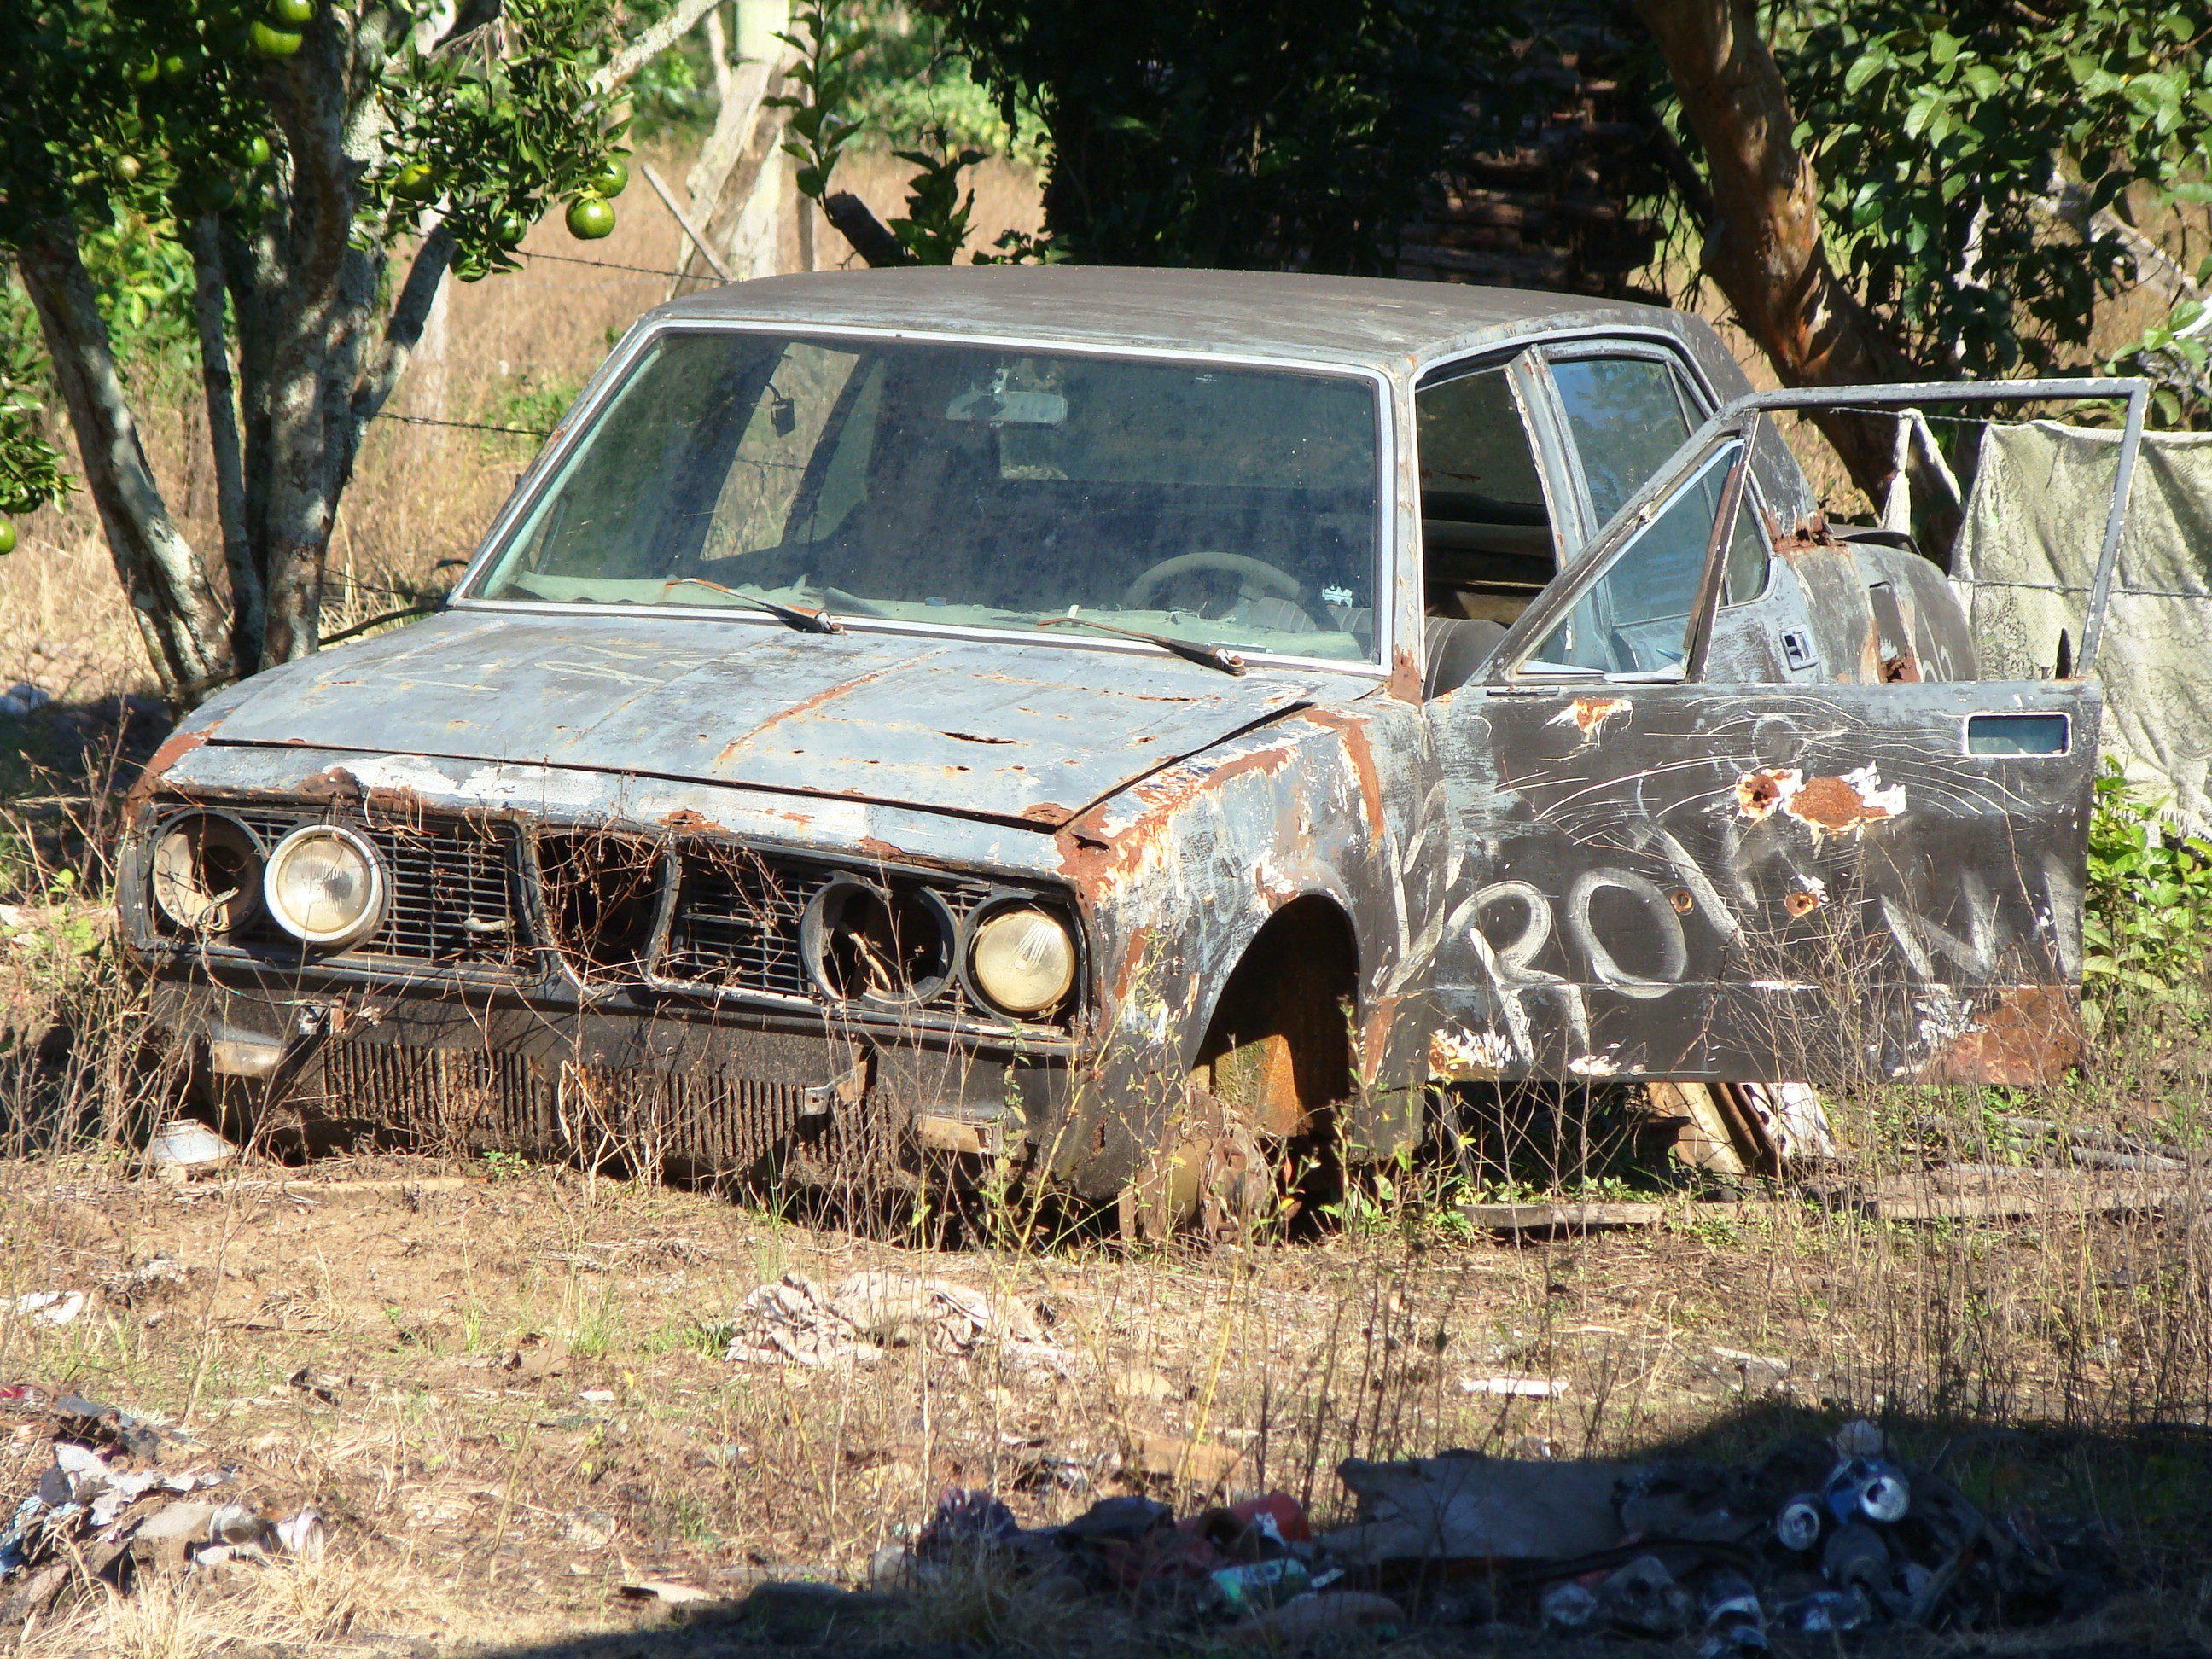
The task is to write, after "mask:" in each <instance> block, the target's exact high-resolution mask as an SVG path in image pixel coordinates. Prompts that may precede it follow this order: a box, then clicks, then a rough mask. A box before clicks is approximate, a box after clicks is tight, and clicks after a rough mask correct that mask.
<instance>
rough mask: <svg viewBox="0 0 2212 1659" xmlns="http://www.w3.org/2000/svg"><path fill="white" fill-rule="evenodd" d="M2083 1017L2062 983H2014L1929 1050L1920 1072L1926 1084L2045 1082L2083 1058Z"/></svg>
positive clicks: (2036, 1084) (2022, 1084)
mask: <svg viewBox="0 0 2212 1659" xmlns="http://www.w3.org/2000/svg"><path fill="white" fill-rule="evenodd" d="M2081 1043H2082V1036H2081V1011H2080V1009H2079V1008H2078V1007H2077V1006H2076V1005H2075V1000H2074V995H2073V993H2072V992H2070V991H2069V990H2067V989H2066V988H2065V987H2061V986H2051V985H2015V986H2013V987H2009V988H2008V989H2006V990H2003V991H2000V992H1998V993H1997V994H1996V999H1995V1000H1994V1001H1993V1002H1992V1003H1991V1004H1990V1008H1989V1010H1988V1012H1985V1013H1984V1014H1983V1015H1982V1016H1981V1017H1980V1018H1978V1019H1977V1020H1976V1021H1975V1022H1974V1023H1973V1024H1972V1026H1970V1027H1969V1028H1968V1029H1967V1030H1965V1031H1963V1032H1961V1033H1960V1035H1959V1036H1955V1037H1954V1038H1952V1039H1951V1040H1950V1041H1949V1042H1947V1043H1945V1044H1944V1045H1943V1046H1942V1048H1940V1049H1938V1050H1937V1051H1936V1053H1935V1054H1931V1055H1930V1056H1929V1059H1928V1060H1927V1062H1926V1063H1925V1064H1924V1065H1923V1066H1921V1067H1920V1069H1919V1071H1918V1072H1917V1073H1916V1075H1917V1077H1918V1078H1919V1079H1920V1080H1921V1081H1923V1082H1928V1083H1963V1084H2010V1085H2017V1086H2047V1085H2051V1084H2054V1083H2057V1081H2058V1080H2059V1079H2060V1078H2062V1077H2063V1076H2064V1075H2065V1073H2066V1069H2067V1068H2068V1067H2069V1066H2072V1065H2073V1064H2074V1063H2075V1061H2076V1060H2079V1059H2080V1058H2081Z"/></svg>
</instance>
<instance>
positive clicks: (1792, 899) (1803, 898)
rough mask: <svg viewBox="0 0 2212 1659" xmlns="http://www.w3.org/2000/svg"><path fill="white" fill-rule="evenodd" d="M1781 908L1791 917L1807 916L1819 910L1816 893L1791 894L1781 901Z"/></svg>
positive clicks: (1818, 896) (1818, 897) (1818, 899)
mask: <svg viewBox="0 0 2212 1659" xmlns="http://www.w3.org/2000/svg"><path fill="white" fill-rule="evenodd" d="M1782 908H1784V909H1785V910H1787V911H1788V912H1789V913H1790V915H1793V916H1809V915H1812V914H1813V912H1814V911H1815V910H1817V909H1819V908H1820V895H1819V894H1818V893H1805V892H1798V893H1792V894H1790V896H1788V897H1786V898H1784V900H1783V901H1782Z"/></svg>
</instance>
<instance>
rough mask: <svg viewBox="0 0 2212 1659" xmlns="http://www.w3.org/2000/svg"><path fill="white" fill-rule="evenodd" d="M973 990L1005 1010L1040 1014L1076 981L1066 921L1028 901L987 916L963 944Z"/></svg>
mask: <svg viewBox="0 0 2212 1659" xmlns="http://www.w3.org/2000/svg"><path fill="white" fill-rule="evenodd" d="M968 971H969V976H970V977H971V978H973V979H974V980H975V988H976V989H977V990H979V991H981V993H982V994H984V995H985V996H987V997H988V998H989V999H990V1000H992V1002H994V1004H996V1005H997V1006H999V1007H1000V1008H1002V1009H1004V1010H1005V1011H1006V1012H1007V1013H1010V1014H1022V1015H1027V1014H1041V1013H1043V1012H1045V1011H1046V1010H1047V1009H1048V1008H1050V1007H1052V1006H1054V1004H1055V1003H1057V1002H1059V1001H1060V999H1061V998H1063V997H1065V996H1066V994H1068V992H1069V991H1070V990H1071V989H1072V988H1073V987H1074V984H1075V937H1074V935H1073V934H1072V933H1069V932H1068V931H1067V924H1066V922H1064V921H1060V919H1059V918H1058V917H1056V916H1052V915H1047V914H1046V913H1045V912H1044V911H1042V910H1033V909H1031V908H1029V907H1028V906H1027V905H1022V906H1019V907H1017V908H1012V909H1006V910H999V911H995V912H994V913H993V914H992V915H988V916H986V917H985V918H984V919H983V920H982V921H981V923H980V924H978V926H977V927H976V929H975V939H974V942H973V943H972V944H970V945H969V947H968Z"/></svg>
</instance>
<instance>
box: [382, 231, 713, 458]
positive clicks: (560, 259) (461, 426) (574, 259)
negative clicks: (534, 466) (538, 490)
mask: <svg viewBox="0 0 2212 1659" xmlns="http://www.w3.org/2000/svg"><path fill="white" fill-rule="evenodd" d="M514 257H515V258H518V259H525V260H537V259H545V260H550V261H551V262H552V263H554V264H563V265H583V266H586V267H587V268H589V269H591V270H615V271H620V272H622V273H623V275H625V276H662V277H666V278H667V279H669V280H670V281H671V282H679V283H682V282H705V283H719V282H720V278H719V277H717V276H715V275H714V273H713V272H712V271H695V270H669V269H666V268H665V267H662V266H659V265H633V264H624V263H623V262H622V261H621V260H618V259H586V258H580V257H579V256H577V255H575V254H573V253H541V252H534V251H531V252H526V251H524V250H522V249H520V248H518V249H516V250H515V251H514ZM369 418H370V419H371V420H374V421H396V422H399V423H400V424H401V425H403V426H432V427H447V428H452V429H453V430H454V431H457V432H490V433H496V434H499V435H502V436H506V437H514V438H537V439H540V440H543V439H544V438H547V437H550V436H551V435H552V432H553V428H551V427H550V426H509V425H502V424H501V423H499V422H492V421H456V420H450V419H447V417H446V416H440V415H415V414H403V413H401V412H400V411H398V410H388V409H387V410H379V411H378V412H377V413H376V414H374V415H373V416H370V417H369Z"/></svg>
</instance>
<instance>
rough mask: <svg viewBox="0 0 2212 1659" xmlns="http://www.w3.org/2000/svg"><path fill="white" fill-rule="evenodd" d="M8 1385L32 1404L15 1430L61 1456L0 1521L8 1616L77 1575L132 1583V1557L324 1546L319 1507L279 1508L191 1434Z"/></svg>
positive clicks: (146, 1561) (192, 1566)
mask: <svg viewBox="0 0 2212 1659" xmlns="http://www.w3.org/2000/svg"><path fill="white" fill-rule="evenodd" d="M4 1394H5V1396H6V1399H7V1401H8V1403H9V1404H10V1405H11V1406H14V1407H17V1408H18V1410H19V1411H20V1410H21V1408H22V1407H29V1414H28V1419H27V1420H26V1421H21V1422H20V1423H19V1425H18V1426H17V1429H16V1431H15V1433H16V1437H17V1438H18V1439H19V1440H21V1438H22V1437H24V1436H25V1435H26V1434H27V1433H29V1434H36V1433H39V1432H43V1433H44V1434H46V1437H48V1439H49V1441H50V1445H51V1450H52V1462H50V1463H49V1464H47V1465H46V1468H44V1469H42V1470H41V1471H40V1474H39V1477H38V1480H37V1482H36V1484H35V1485H34V1486H33V1488H32V1489H31V1490H30V1491H29V1492H26V1493H25V1494H23V1495H22V1497H21V1498H20V1499H19V1500H18V1501H17V1502H16V1503H15V1504H14V1506H13V1507H12V1509H9V1510H7V1511H5V1512H6V1513H7V1514H8V1516H9V1519H8V1521H7V1522H6V1524H5V1526H4V1527H0V1622H4V1621H6V1620H22V1619H27V1618H29V1617H31V1616H33V1614H37V1613H43V1612H44V1611H45V1610H46V1607H49V1606H50V1605H51V1604H52V1601H53V1600H54V1598H55V1597H56V1596H58V1595H59V1594H60V1593H61V1591H62V1590H63V1589H64V1587H65V1586H67V1585H68V1584H69V1583H70V1582H71V1580H72V1579H73V1578H75V1577H80V1576H81V1577H86V1578H89V1579H94V1580H99V1581H101V1582H104V1583H108V1584H109V1585H111V1586H116V1587H127V1583H128V1578H127V1574H128V1573H129V1571H131V1569H133V1568H137V1569H143V1570H146V1571H155V1572H169V1573H176V1572H185V1571H215V1570H217V1569H221V1568H226V1567H229V1566H232V1565H249V1564H259V1563H263V1562H266V1561H268V1560H270V1559H272V1558H274V1557H276V1556H278V1555H286V1554H291V1555H312V1554H315V1553H319V1552H320V1550H321V1549H322V1547H323V1541H324V1533H323V1523H322V1520H321V1518H320V1516H318V1515H317V1514H316V1513H315V1512H314V1511H313V1510H300V1511H299V1512H298V1513H296V1514H294V1515H290V1516H283V1517H281V1518H278V1517H273V1516H270V1514H269V1513H267V1512H266V1511H264V1510H263V1509H262V1508H261V1507H260V1506H259V1505H258V1504H255V1503H254V1502H252V1501H251V1500H250V1498H248V1496H247V1495H246V1494H244V1493H240V1492H236V1491H234V1490H233V1489H234V1485H235V1480H236V1475H235V1472H234V1471H233V1470H230V1469H226V1468H220V1467H217V1466H216V1465H215V1464H214V1463H213V1462H212V1460H211V1459H210V1458H208V1457H207V1455H205V1454H204V1452H202V1451H200V1450H199V1449H197V1447H196V1446H195V1445H193V1444H192V1443H191V1442H189V1441H188V1440H185V1439H184V1438H182V1437H177V1436H173V1435H167V1434H164V1433H163V1432H162V1431H161V1430H159V1429H157V1428H155V1426H154V1425H151V1424H149V1423H147V1422H145V1421H143V1419H138V1418H136V1417H133V1416H131V1414H130V1413H125V1412H121V1411H118V1410H117V1409H115V1408H114V1407H110V1406H105V1405H102V1404H100V1403H98V1402H97V1401H90V1400H86V1399H84V1398H82V1396H80V1395H70V1394H64V1395H54V1396H51V1397H49V1396H46V1395H44V1393H43V1391H41V1390H39V1389H29V1388H22V1389H7V1390H5V1391H4ZM218 1488H220V1489H223V1490H224V1491H225V1492H226V1494H227V1495H225V1496H222V1497H216V1496H210V1495H207V1494H211V1493H213V1492H216V1490H217V1489H218Z"/></svg>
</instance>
